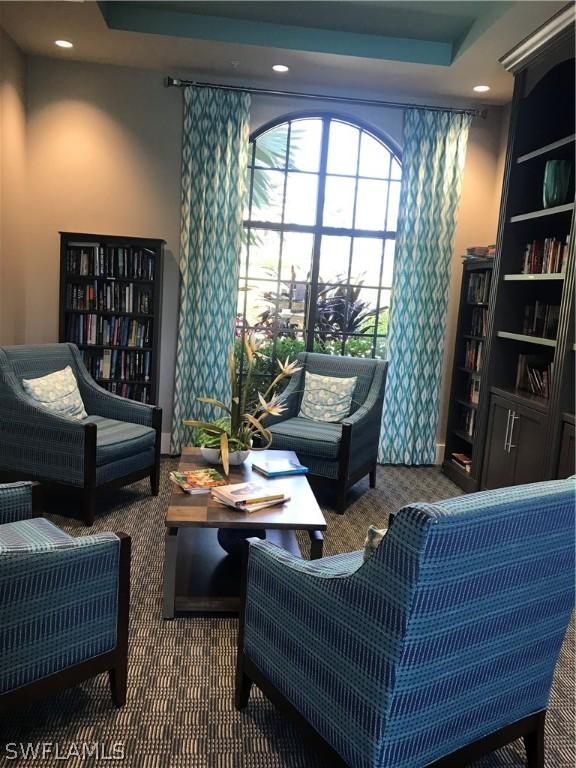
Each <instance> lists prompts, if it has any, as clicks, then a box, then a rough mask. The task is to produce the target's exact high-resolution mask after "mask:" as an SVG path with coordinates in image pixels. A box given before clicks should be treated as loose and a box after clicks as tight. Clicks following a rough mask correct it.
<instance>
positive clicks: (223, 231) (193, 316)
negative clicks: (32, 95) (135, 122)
mask: <svg viewBox="0 0 576 768" xmlns="http://www.w3.org/2000/svg"><path fill="white" fill-rule="evenodd" d="M249 135H250V96H249V95H248V94H246V93H240V92H237V91H226V90H220V89H216V88H194V87H192V88H186V89H185V91H184V135H183V145H182V234H181V242H180V273H181V288H180V318H179V325H178V349H177V356H176V378H175V390H174V416H173V421H172V446H171V450H172V451H173V452H174V453H178V452H179V451H180V450H181V448H182V442H183V439H184V430H185V427H183V426H182V419H185V418H192V417H194V418H196V419H203V418H212V417H213V415H214V414H213V413H212V412H211V409H210V408H208V407H207V406H200V405H199V404H198V403H196V402H195V400H194V398H195V397H196V396H197V395H207V396H209V397H216V398H218V399H221V400H224V401H227V400H229V398H230V382H229V375H228V353H229V350H230V346H231V344H232V343H233V339H234V318H235V315H236V303H237V292H238V265H239V260H240V249H241V243H242V217H243V214H244V193H245V184H246V169H247V161H248V141H249Z"/></svg>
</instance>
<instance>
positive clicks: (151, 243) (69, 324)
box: [59, 232, 164, 403]
mask: <svg viewBox="0 0 576 768" xmlns="http://www.w3.org/2000/svg"><path fill="white" fill-rule="evenodd" d="M163 258H164V241H163V240H153V239H149V238H139V237H119V236H116V235H100V234H86V233H77V232H61V233H60V333H59V336H60V341H71V342H73V343H74V344H76V345H77V346H78V348H79V349H80V351H81V353H82V356H83V358H84V362H85V364H86V367H87V368H88V370H89V372H90V373H91V374H92V376H93V377H94V379H95V380H96V381H97V382H98V384H100V386H102V387H104V388H105V389H107V390H109V391H110V392H114V393H115V394H118V395H120V396H122V397H127V398H130V399H133V400H139V401H141V402H145V403H157V402H158V365H159V360H160V324H161V317H162V270H163Z"/></svg>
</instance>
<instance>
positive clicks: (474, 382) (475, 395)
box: [466, 376, 480, 405]
mask: <svg viewBox="0 0 576 768" xmlns="http://www.w3.org/2000/svg"><path fill="white" fill-rule="evenodd" d="M466 399H467V400H468V402H469V403H470V404H471V405H478V403H479V402H480V379H479V378H477V377H476V376H472V377H471V378H470V381H469V382H468V387H467V389H466Z"/></svg>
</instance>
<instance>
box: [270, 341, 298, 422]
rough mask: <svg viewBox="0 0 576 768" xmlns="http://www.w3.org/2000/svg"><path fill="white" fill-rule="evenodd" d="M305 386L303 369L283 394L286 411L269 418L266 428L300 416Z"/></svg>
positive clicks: (291, 380) (293, 378) (289, 383)
mask: <svg viewBox="0 0 576 768" xmlns="http://www.w3.org/2000/svg"><path fill="white" fill-rule="evenodd" d="M298 359H299V360H300V355H298ZM303 386H304V368H302V370H301V371H298V373H295V374H294V375H293V376H292V377H291V379H290V381H289V382H288V386H287V387H286V389H285V390H284V391H283V392H282V398H283V400H284V405H285V406H286V410H285V411H283V412H282V414H281V415H280V416H267V417H266V420H265V423H264V426H265V427H270V426H272V425H273V424H278V423H279V422H281V421H286V419H291V418H292V417H293V416H297V415H298V402H299V398H300V393H301V392H302V389H303Z"/></svg>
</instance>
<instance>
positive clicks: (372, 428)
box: [340, 363, 388, 476]
mask: <svg viewBox="0 0 576 768" xmlns="http://www.w3.org/2000/svg"><path fill="white" fill-rule="evenodd" d="M387 367H388V366H387V363H382V364H381V365H379V366H378V367H377V368H376V370H375V372H374V379H373V381H372V386H371V387H370V390H369V392H368V395H367V397H366V400H365V401H364V403H363V404H362V405H361V406H360V407H359V408H358V410H357V411H355V412H354V413H353V414H352V415H351V416H348V417H347V418H346V419H344V420H343V421H342V451H341V456H340V462H341V471H340V474H341V475H342V476H343V475H344V474H345V473H346V472H347V473H348V475H353V474H354V471H355V470H357V469H359V468H365V467H366V466H368V465H370V464H375V463H376V459H377V455H378V440H379V438H380V428H381V422H382V402H383V400H384V387H385V383H386V371H387Z"/></svg>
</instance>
